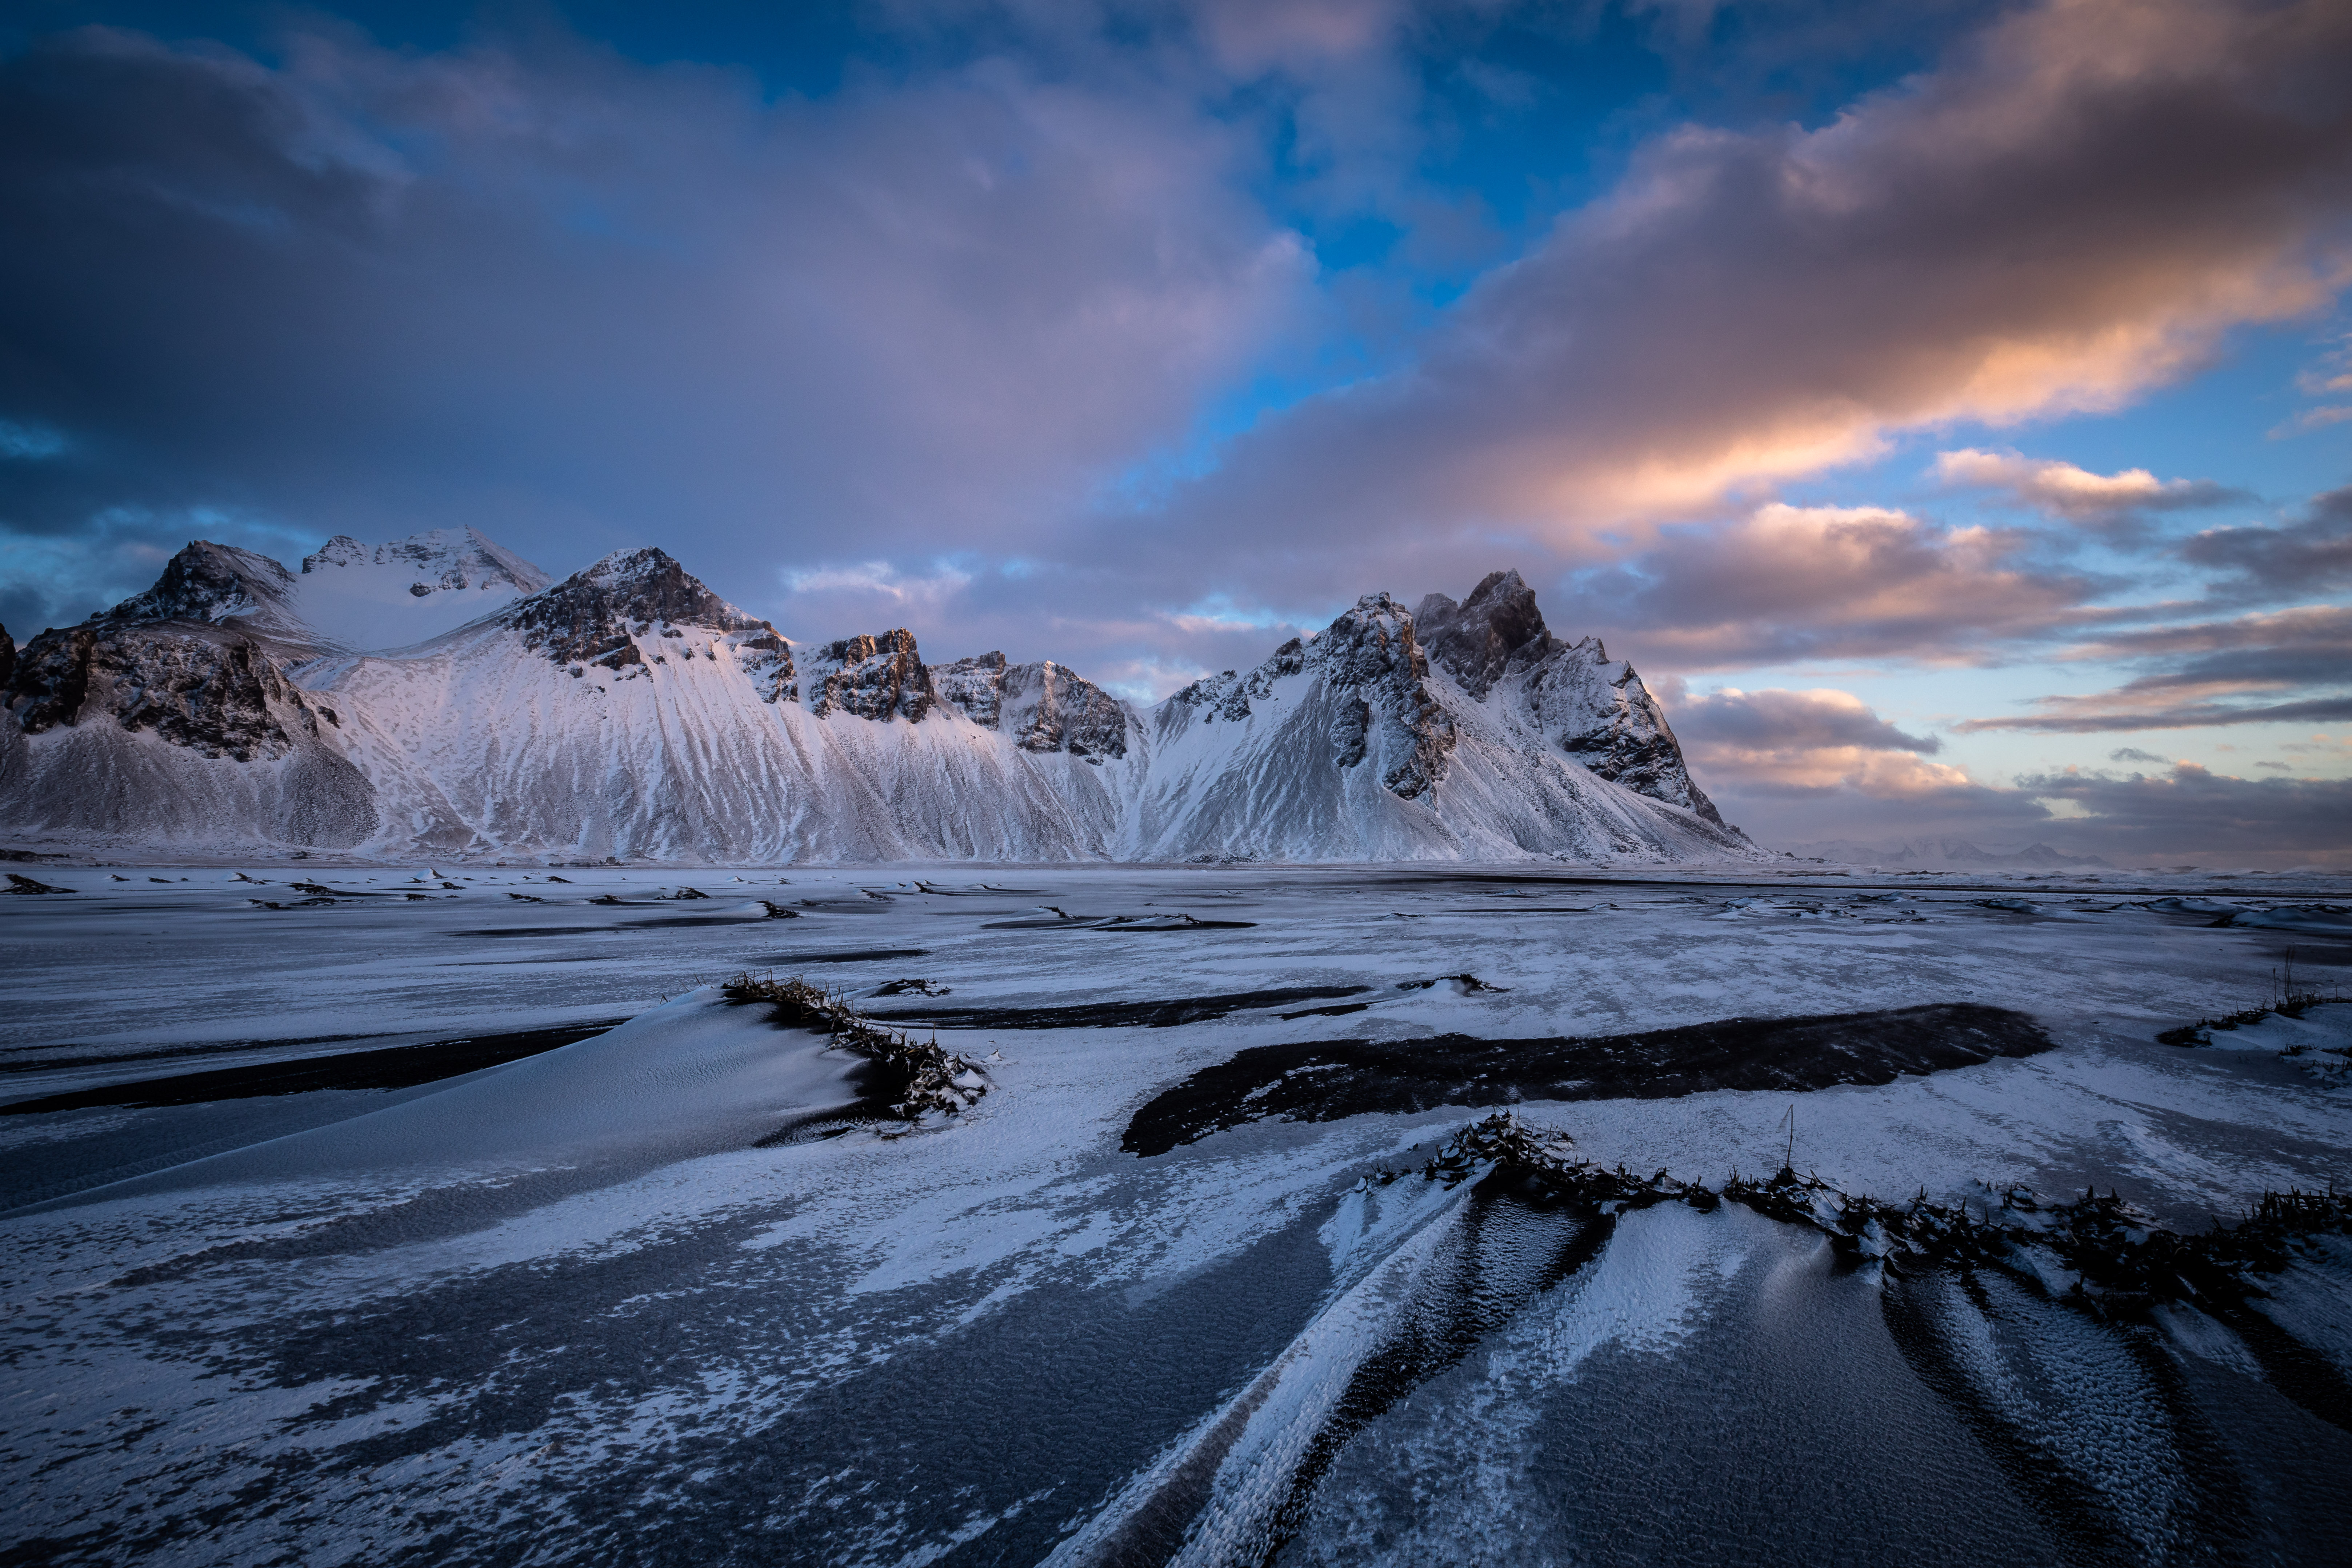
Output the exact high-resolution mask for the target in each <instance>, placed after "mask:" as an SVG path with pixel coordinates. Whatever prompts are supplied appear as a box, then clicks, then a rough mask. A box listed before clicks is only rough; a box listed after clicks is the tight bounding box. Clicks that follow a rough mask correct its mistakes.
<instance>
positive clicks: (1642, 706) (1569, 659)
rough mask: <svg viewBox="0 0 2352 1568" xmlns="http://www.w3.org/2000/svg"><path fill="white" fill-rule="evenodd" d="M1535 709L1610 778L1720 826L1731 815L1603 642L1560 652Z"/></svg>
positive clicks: (1538, 689)
mask: <svg viewBox="0 0 2352 1568" xmlns="http://www.w3.org/2000/svg"><path fill="white" fill-rule="evenodd" d="M1528 709H1529V711H1530V712H1531V713H1533V714H1534V715H1535V716H1536V717H1537V718H1538V720H1539V721H1541V722H1542V723H1543V725H1544V727H1545V728H1546V729H1547V730H1548V731H1551V733H1552V734H1553V735H1554V736H1555V738H1556V739H1557V740H1558V741H1559V748H1560V750H1561V751H1563V752H1566V753H1568V755H1569V757H1570V759H1571V760H1572V761H1575V762H1578V763H1582V764H1583V765H1584V766H1586V767H1588V768H1590V769H1591V770H1592V772H1593V773H1597V774H1599V775H1600V776H1601V777H1602V778H1604V779H1608V780H1610V781H1611V782H1612V783H1614V784H1623V785H1624V786H1625V787H1626V788H1627V789H1631V790H1636V791H1639V792H1640V793H1641V794H1643V795H1648V796H1650V797H1651V798H1652V799H1653V800H1663V801H1666V802H1668V803H1670V804H1672V805H1679V806H1685V807H1687V808H1688V809H1689V810H1691V811H1693V812H1696V814H1697V815H1698V816H1702V817H1704V818H1706V820H1707V821H1709V822H1712V823H1714V824H1716V825H1717V826H1722V825H1723V816H1722V815H1721V814H1720V813H1719V812H1717V810H1716V808H1715V803H1714V802H1713V801H1711V800H1709V799H1707V798H1706V793H1705V792H1704V791H1702V790H1701V789H1700V788H1699V787H1698V785H1697V784H1695V783H1693V782H1692V780H1691V776H1690V769H1689V767H1688V765H1687V764H1686V763H1684V761H1683V749H1682V745H1681V743H1680V742H1677V741H1676V740H1675V732H1674V730H1673V729H1672V728H1671V727H1670V726H1669V725H1668V724H1667V723H1666V715H1665V712H1664V710H1662V709H1661V708H1659V706H1658V701H1657V699H1656V698H1654V697H1652V696H1651V695H1650V690H1649V688H1647V687H1646V686H1643V684H1642V678H1641V677H1640V676H1639V675H1636V674H1635V673H1634V672H1633V666H1632V665H1631V664H1627V663H1623V662H1612V661H1611V659H1610V658H1609V651H1608V649H1606V648H1605V647H1602V646H1601V641H1600V639H1599V638H1597V637H1587V638H1586V639H1585V640H1584V641H1582V642H1580V643H1575V644H1571V645H1570V646H1568V647H1561V648H1559V649H1557V650H1556V651H1555V652H1554V654H1553V655H1552V656H1551V657H1550V658H1547V659H1546V660H1545V661H1544V663H1543V665H1542V666H1541V667H1540V668H1538V670H1537V671H1536V672H1535V673H1534V675H1533V676H1532V677H1531V678H1530V679H1529V680H1528Z"/></svg>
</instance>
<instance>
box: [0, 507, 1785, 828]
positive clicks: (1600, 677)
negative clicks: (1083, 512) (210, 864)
mask: <svg viewBox="0 0 2352 1568" xmlns="http://www.w3.org/2000/svg"><path fill="white" fill-rule="evenodd" d="M1417 620H1418V621H1419V622H1420V623H1421V624H1422V625H1423V626H1425V627H1426V628H1427V632H1428V635H1427V637H1426V640H1425V641H1424V638H1423V635H1422V633H1421V632H1420V631H1418V630H1417V628H1416V622H1417ZM14 666H15V668H14V669H13V671H12V672H11V673H10V674H9V686H8V708H9V713H10V717H11V721H10V722H8V723H6V724H0V829H5V831H7V832H9V833H11V834H13V835H14V836H16V837H22V838H27V839H31V838H43V839H48V840H57V841H63V842H67V843H78V844H83V845H89V846H92V847H96V846H105V847H118V848H119V847H151V848H166V847H169V848H173V849H182V850H189V849H217V850H236V851H240V852H241V851H247V850H265V851H266V850H270V849H289V848H292V847H305V848H312V849H319V848H327V849H335V850H340V851H345V852H350V853H356V854H362V855H372V856H373V855H380V856H387V857H401V856H409V855H416V854H431V855H438V856H447V855H465V854H495V855H499V856H502V857H514V858H548V859H591V860H602V859H604V858H624V859H625V858H651V859H658V860H677V861H693V860H725V861H757V860H786V859H790V860H824V861H869V860H897V859H925V860H940V859H951V860H952V859H972V860H990V861H1070V860H1090V859H1120V860H1133V859H1149V860H1197V859H1223V858H1253V859H1286V860H1385V859H1460V858H1482V859H1483V858H1523V857H1529V856H1546V857H1551V856H1558V857H1565V858H1572V859H1577V860H1586V861H1603V860H1615V859H1636V860H1645V861H1678V860H1689V859H1697V858H1721V857H1723V856H1726V855H1732V856H1746V855H1753V854H1755V853H1757V851H1756V850H1755V849H1754V848H1753V847H1752V846H1750V845H1749V844H1748V841H1747V840H1746V839H1745V838H1744V837H1742V836H1741V835H1740V834H1739V833H1738V830H1737V829H1736V828H1731V827H1728V826H1726V825H1724V824H1723V823H1722V821H1721V819H1720V818H1719V817H1718V816H1717V815H1716V812H1715V808H1714V807H1713V805H1710V804H1709V803H1708V802H1707V800H1706V796H1705V795H1703V794H1702V793H1700V792H1699V791H1698V789H1697V788H1696V785H1695V784H1692V783H1691V781H1690V779H1689V776H1688V773H1687V772H1686V770H1685V767H1684V765H1683V760H1682V754H1681V751H1680V749H1679V747H1677V746H1676V745H1675V740H1674V735H1673V732H1672V731H1671V730H1669V729H1668V728H1667V726H1666V722H1665V718H1664V714H1663V713H1662V712H1661V711H1660V710H1658V708H1657V705H1656V703H1655V702H1654V700H1652V699H1651V698H1650V696H1649V695H1648V693H1647V691H1646V690H1645V689H1643V686H1642V684H1641V681H1640V679H1639V677H1638V676H1636V675H1635V674H1634V673H1633V669H1632V668H1631V667H1630V666H1627V665H1623V664H1622V663H1612V662H1611V661H1610V660H1609V659H1608V658H1607V656H1606V654H1605V652H1603V651H1602V650H1601V648H1600V647H1599V645H1598V644H1597V643H1594V642H1591V641H1590V640H1589V639H1588V640H1587V641H1586V642H1582V643H1576V644H1564V643H1561V642H1559V640H1558V639H1557V638H1555V637H1552V636H1551V634H1550V633H1549V631H1548V630H1547V629H1546V628H1545V627H1544V625H1543V621H1542V617H1541V616H1540V615H1539V614H1538V612H1537V610H1536V607H1535V598H1534V595H1533V594H1532V593H1530V592H1529V591H1528V589H1527V587H1526V585H1525V584H1523V583H1521V582H1520V581H1519V579H1518V577H1517V574H1515V573H1507V574H1503V573H1498V574H1494V575H1492V576H1490V577H1489V578H1487V579H1486V581H1485V582H1484V583H1481V584H1479V586H1478V588H1477V589H1476V591H1475V592H1474V593H1473V594H1472V595H1471V596H1470V598H1469V599H1468V600H1467V601H1465V603H1463V604H1460V605H1456V604H1455V603H1454V601H1452V600H1451V599H1447V598H1445V597H1444V596H1443V595H1431V596H1430V597H1429V598H1428V599H1425V600H1424V601H1423V604H1422V605H1421V606H1420V608H1419V610H1418V611H1407V610H1406V609H1405V608H1404V607H1403V606H1402V605H1399V604H1398V603H1396V602H1395V601H1394V600H1391V599H1390V598H1389V597H1388V596H1387V595H1368V596H1367V597H1366V598H1364V599H1363V600H1362V601H1360V603H1359V604H1358V605H1356V606H1355V608H1353V609H1352V610H1350V611H1349V612H1348V613H1347V614H1345V615H1343V616H1340V617H1339V619H1338V620H1336V621H1334V622H1333V623H1332V624H1331V626H1329V627H1328V628H1326V629H1325V630H1324V631H1323V632H1321V633H1319V634H1318V635H1316V636H1315V637H1312V638H1308V639H1305V640H1303V641H1302V640H1298V639H1294V640H1293V641H1292V642H1290V643H1288V644H1286V645H1285V646H1284V647H1282V648H1280V649H1277V650H1276V653H1275V654H1274V655H1273V657H1272V658H1269V659H1268V660H1267V661H1266V662H1265V664H1263V665H1261V666H1260V667H1258V668H1256V669H1255V670H1252V671H1250V672H1248V673H1246V674H1241V673H1237V672H1234V671H1227V672H1226V673H1225V674H1224V675H1223V676H1219V677H1215V678H1213V679H1209V680H1204V681H1201V682H1198V683H1196V684H1195V685H1193V686H1192V687H1189V688H1187V689H1185V690H1183V691H1181V692H1179V693H1177V694H1176V695H1175V696H1173V697H1171V698H1170V699H1169V700H1167V701H1166V702H1163V703H1161V704H1160V706H1159V707H1158V708H1156V709H1155V710H1152V711H1151V712H1150V714H1149V715H1146V714H1142V713H1139V712H1138V711H1136V710H1134V709H1132V708H1131V707H1130V706H1129V704H1127V703H1125V702H1123V701H1121V700H1118V699H1117V698H1115V697H1113V696H1111V695H1110V694H1109V693H1107V692H1105V691H1103V690H1101V689H1099V688H1097V687H1095V686H1093V685H1092V684H1090V683H1088V682H1087V681H1086V680H1084V679H1080V678H1079V677H1077V676H1076V675H1075V674H1073V673H1072V672H1071V671H1069V670H1068V669H1066V668H1064V667H1062V666H1059V665H1055V664H1053V663H1051V662H1046V663H1039V664H1028V665H1013V664H1009V663H1008V662H1007V661H1006V660H1005V658H1003V655H1002V654H987V655H982V656H980V657H979V658H965V659H960V660H957V661H955V662H953V663H951V664H943V665H927V664H925V663H924V662H923V660H922V658H921V655H920V653H919V650H918V649H917V647H916V646H915V641H914V638H913V637H912V636H911V635H910V634H908V633H907V632H905V631H893V632H889V633H887V634H885V635H883V636H881V637H847V638H843V639H840V640H838V641H835V642H832V643H827V644H823V645H813V644H801V645H793V644H791V643H789V642H787V641H786V639H784V638H783V637H782V636H780V635H779V634H778V633H777V632H776V630H775V628H774V627H772V626H770V625H769V624H768V623H767V622H765V621H761V620H759V619H756V618H754V617H752V616H748V615H746V614H744V613H743V612H742V611H740V610H739V609H737V608H736V607H735V606H733V605H730V604H728V603H727V602H726V601H725V600H723V599H720V598H719V597H718V596H717V595H713V594H712V593H710V592H709V589H707V588H705V587H704V586H703V585H702V584H700V583H698V582H697V581H696V580H695V579H694V578H693V577H691V576H689V575H688V574H687V573H686V572H685V570H684V569H683V568H682V567H680V566H679V565H678V563H677V562H675V561H673V560H672V559H671V558H670V557H669V556H667V555H666V554H664V553H663V552H660V551H658V550H637V551H625V552H618V553H616V554H614V555H612V556H608V557H607V558H605V559H604V560H603V561H600V562H598V563H596V564H595V565H593V566H592V567H590V568H588V569H587V570H586V571H584V572H581V573H578V574H574V575H573V576H572V577H569V578H566V579H565V580H564V581H562V582H561V583H556V584H549V583H548V581H547V578H546V575H545V574H543V573H541V572H540V571H539V569H538V568H536V567H534V566H532V565H531V564H530V563H528V562H525V561H523V560H521V559H520V557H517V556H515V555H513V554H512V553H511V552H507V551H505V550H502V549H500V548H499V546H497V545H495V544H493V543H491V542H489V541H488V540H487V539H484V538H482V536H480V535H479V534H478V533H475V532H474V531H471V530H436V531H434V532H432V533H428V534H421V535H418V536H417V537H416V538H415V539H411V540H406V541H401V542H395V543H393V544H386V545H382V546H378V547H376V548H375V549H374V550H373V551H370V550H369V549H368V547H366V546H364V545H362V544H360V543H359V542H356V541H353V540H350V539H342V538H339V539H337V540H335V541H333V542H331V543H330V544H329V545H328V546H327V548H326V549H324V550H322V551H320V552H318V553H317V554H315V555H313V556H311V557H310V558H309V559H308V560H307V561H305V562H304V563H303V571H302V573H301V574H299V576H297V575H296V574H289V573H288V572H287V571H286V570H285V569H284V568H283V567H281V566H278V564H277V563H275V562H271V561H268V560H267V559H266V558H264V557H260V556H256V555H253V554H251V553H249V552H243V551H235V550H230V549H227V548H226V547H223V546H218V545H211V544H205V543H201V542H200V543H196V544H192V545H190V546H189V547H188V549H187V550H185V551H184V552H181V554H180V555H179V556H178V557H175V558H174V560H173V563H172V565H171V566H170V567H169V568H167V570H166V572H165V574H164V576H163V580H162V581H160V582H159V583H158V584H157V586H156V587H155V588H154V589H153V590H151V591H150V592H149V593H147V594H145V595H140V596H139V597H138V598H136V599H133V600H130V601H126V602H125V603H124V604H123V605H118V606H117V607H116V608H115V609H113V610H111V611H109V612H107V614H106V615H104V616H99V617H96V618H94V619H93V620H92V621H91V622H89V623H87V624H85V625H84V626H79V627H73V628H68V630H65V631H49V632H44V633H43V634H42V635H41V636H40V637H36V638H35V639H33V641H32V642H31V643H30V644H28V645H27V646H26V648H25V649H24V650H23V656H22V657H21V658H17V659H16V660H15V661H14Z"/></svg>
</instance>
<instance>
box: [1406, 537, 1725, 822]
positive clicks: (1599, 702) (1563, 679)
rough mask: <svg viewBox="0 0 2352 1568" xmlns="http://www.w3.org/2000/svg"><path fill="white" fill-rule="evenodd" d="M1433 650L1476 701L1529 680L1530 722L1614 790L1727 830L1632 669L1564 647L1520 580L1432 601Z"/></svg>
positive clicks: (1595, 649) (1429, 638) (1424, 624)
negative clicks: (1681, 809)
mask: <svg viewBox="0 0 2352 1568" xmlns="http://www.w3.org/2000/svg"><path fill="white" fill-rule="evenodd" d="M1413 623H1414V626H1415V627H1416V628H1417V629H1418V631H1419V632H1420V634H1421V637H1422V639H1423V647H1426V648H1427V649H1428V650H1429V656H1430V658H1432V659H1433V660H1434V661H1435V662H1436V663H1437V665H1438V666H1439V668H1442V669H1444V671H1445V673H1446V674H1448V675H1450V676H1452V677H1453V678H1454V680H1455V682H1456V683H1457V684H1459V685H1460V686H1461V688H1462V689H1463V690H1464V691H1465V693H1467V694H1468V695H1469V697H1470V698H1471V700H1474V701H1478V702H1484V701H1485V700H1486V698H1487V694H1488V693H1490V692H1491V691H1493V690H1494V689H1495V688H1496V686H1497V685H1501V684H1505V683H1507V682H1509V681H1512V680H1515V679H1516V680H1519V681H1521V682H1522V683H1523V687H1524V694H1525V695H1524V700H1525V702H1526V710H1527V714H1528V717H1529V718H1530V719H1532V720H1534V721H1536V722H1537V723H1538V724H1539V725H1540V726H1541V727H1542V728H1543V730H1544V731H1545V732H1546V733H1547V735H1548V736H1549V738H1550V739H1551V740H1552V742H1554V743H1555V744H1557V745H1558V746H1559V749H1560V750H1561V751H1562V752H1564V753H1566V754H1567V756H1568V758H1569V760H1570V761H1571V762H1574V763H1579V764H1580V765H1582V766H1583V767H1585V768H1588V769H1590V770H1591V772H1592V773H1595V774H1597V775H1598V776H1600V777H1601V778H1604V779H1607V780H1609V781H1610V782H1611V783H1612V784H1623V785H1624V786H1625V787H1626V788H1628V789H1631V790H1634V791H1637V792H1638V793H1640V794H1643V795H1648V796H1650V797H1651V798H1652V799H1653V800H1663V801H1665V802H1667V803H1669V804H1671V805H1679V806H1683V807H1685V808H1686V809H1688V810H1690V811H1692V812H1695V813H1696V814H1697V815H1698V816H1701V817H1704V818H1705V819H1706V820H1707V821H1708V822H1711V823H1714V824H1716V825H1717V826H1722V825H1723V817H1722V816H1721V815H1720V814H1719V813H1717V810H1716V808H1715V803H1714V802H1713V801H1710V800H1709V799H1707V798H1706V795H1705V794H1704V793H1703V792H1702V791H1701V790H1700V789H1699V787H1698V786H1697V785H1696V784H1693V783H1692V782H1691V776H1690V770H1689V768H1688V766H1687V765H1686V764H1685V763H1684V761H1683V751H1682V746H1681V745H1680V743H1678V742H1676V741H1675V732H1674V731H1673V730H1672V729H1671V728H1669V727H1668V725H1667V723H1666V716H1665V714H1664V711H1663V710H1661V709H1660V708H1659V707H1658V703H1657V700H1656V699H1655V698H1654V697H1652V696H1651V695H1650V691H1649V689H1648V688H1647V687H1645V686H1643V684H1642V678H1641V677H1640V676H1639V675H1637V674H1635V673H1634V671H1633V666H1632V665H1631V664H1627V663H1623V662H1612V660H1611V659H1610V658H1609V651H1608V649H1607V648H1605V647H1602V646H1601V642H1600V639H1598V638H1597V637H1587V638H1585V639H1584V640H1582V641H1581V642H1576V643H1563V642H1561V641H1560V640H1559V638H1558V637H1554V636H1553V635H1552V634H1551V631H1550V630H1549V628H1548V627H1547V626H1545V625H1544V619H1543V613H1542V611H1541V610H1539V609H1538V608H1537V606H1536V596H1535V592H1534V590H1533V589H1531V588H1529V587H1528V585H1527V584H1526V583H1525V582H1524V581H1523V580H1522V579H1521V578H1520V576H1519V574H1517V572H1490V573H1488V574H1486V577H1485V578H1484V579H1482V580H1481V581H1480V582H1479V584H1478V586H1477V587H1475V588H1474V589H1472V590H1471V593H1470V596H1469V597H1468V598H1467V599H1465V600H1464V601H1463V602H1462V603H1460V604H1458V605H1457V604H1455V603H1454V601H1453V600H1452V599H1449V598H1447V597H1446V596H1445V595H1443V594H1432V595H1429V596H1428V597H1427V598H1425V599H1423V600H1422V602H1421V605H1420V606H1419V608H1417V609H1416V610H1414V612H1413Z"/></svg>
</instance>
